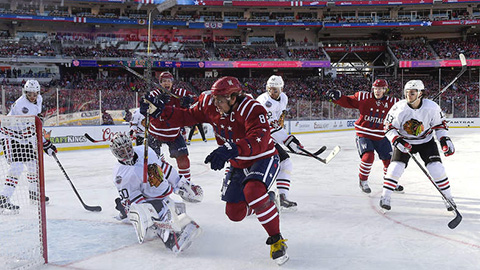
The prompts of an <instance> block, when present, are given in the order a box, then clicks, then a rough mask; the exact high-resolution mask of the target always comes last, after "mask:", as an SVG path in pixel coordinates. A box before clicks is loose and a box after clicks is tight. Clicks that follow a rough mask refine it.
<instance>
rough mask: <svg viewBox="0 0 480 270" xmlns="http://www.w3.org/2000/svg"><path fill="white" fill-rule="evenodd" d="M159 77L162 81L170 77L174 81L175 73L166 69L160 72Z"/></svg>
mask: <svg viewBox="0 0 480 270" xmlns="http://www.w3.org/2000/svg"><path fill="white" fill-rule="evenodd" d="M158 79H159V80H160V81H162V79H170V80H172V81H173V75H172V73H170V72H168V71H164V72H162V73H160V76H159V77H158Z"/></svg>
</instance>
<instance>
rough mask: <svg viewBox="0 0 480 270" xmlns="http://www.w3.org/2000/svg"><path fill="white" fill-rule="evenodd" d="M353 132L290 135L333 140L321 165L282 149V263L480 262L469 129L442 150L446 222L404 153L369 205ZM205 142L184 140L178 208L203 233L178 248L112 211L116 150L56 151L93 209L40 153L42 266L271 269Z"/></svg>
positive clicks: (375, 177) (473, 265)
mask: <svg viewBox="0 0 480 270" xmlns="http://www.w3.org/2000/svg"><path fill="white" fill-rule="evenodd" d="M354 136H355V135H354V132H353V131H343V132H332V133H319V134H308V135H297V137H298V138H299V140H300V141H301V142H302V144H303V145H305V146H306V148H307V149H309V150H311V151H315V150H317V149H318V148H319V147H320V146H322V145H326V146H327V147H328V150H327V152H328V151H329V150H331V149H332V148H333V147H334V146H335V145H340V146H341V147H342V151H341V152H340V154H339V155H338V156H337V157H335V159H333V160H332V161H331V162H330V163H329V164H327V165H325V164H322V163H320V162H318V161H316V160H314V159H312V158H308V157H302V156H296V155H295V156H292V157H291V158H292V160H293V165H294V169H293V178H292V188H291V191H290V199H291V200H293V201H296V202H298V211H297V212H294V213H284V214H282V215H281V230H282V234H283V235H284V237H285V238H287V239H288V241H287V244H288V254H289V255H290V260H289V261H288V262H287V263H286V264H285V265H283V266H282V269H369V270H372V269H382V270H385V269H389V270H391V269H429V270H430V269H479V268H480V229H479V228H480V196H479V195H480V179H479V178H480V177H479V175H480V162H479V159H480V129H452V130H451V131H450V137H451V138H452V141H453V143H454V144H455V146H456V153H455V155H453V156H451V157H448V158H443V161H444V164H445V167H446V170H447V174H448V176H449V179H450V183H451V186H452V194H453V195H454V198H455V201H456V203H457V206H458V209H459V211H460V212H461V213H462V215H463V221H462V223H460V225H459V226H458V227H457V228H456V229H454V230H451V229H449V228H448V227H447V223H448V222H449V221H450V220H451V219H453V217H454V216H453V214H452V213H450V212H447V211H446V209H445V206H444V203H443V201H442V199H441V198H440V194H438V191H437V190H436V189H435V188H434V187H433V185H432V184H431V183H430V181H429V180H428V179H427V178H426V177H425V175H424V174H423V173H422V171H420V169H419V168H418V167H417V165H416V164H415V163H413V162H411V163H410V164H409V166H408V168H407V169H406V171H405V173H404V175H403V177H402V179H401V184H402V185H403V186H404V187H405V194H394V195H393V196H392V210H391V211H389V212H387V213H386V214H384V213H383V211H381V210H380V208H379V206H378V202H379V199H380V194H381V190H382V183H383V182H382V173H383V169H382V163H381V162H380V161H379V160H378V157H376V161H375V163H374V165H373V168H372V173H371V176H370V187H371V188H372V193H371V195H370V196H368V195H365V194H363V193H362V192H361V191H360V189H359V187H358V165H359V157H358V154H357V150H356V148H355V140H354ZM215 148H216V144H215V142H213V141H209V142H208V143H204V142H193V143H192V145H191V146H190V147H189V151H190V160H191V164H192V168H191V171H192V179H193V181H194V182H195V183H197V184H200V185H201V186H202V187H203V190H204V193H205V196H204V201H203V202H202V203H200V204H187V212H188V213H189V215H190V216H191V217H192V218H193V219H194V220H196V221H197V222H198V224H200V226H201V227H202V228H203V234H202V235H201V236H200V237H199V238H198V239H197V241H195V242H194V243H193V245H192V246H191V247H190V248H189V249H188V250H187V251H185V252H183V253H182V254H180V255H179V256H174V255H173V254H171V253H170V252H169V251H168V250H166V249H165V248H164V247H163V245H162V243H161V242H160V241H159V240H154V241H150V242H147V243H144V244H142V245H140V244H138V243H137V240H136V236H135V233H134V229H133V227H132V226H131V225H130V224H123V223H120V222H118V221H116V220H115V219H113V216H115V215H116V214H117V211H116V210H115V209H114V207H115V203H114V199H115V198H116V196H117V192H116V190H115V187H114V185H113V182H112V179H111V177H112V176H111V171H112V167H113V165H114V163H115V162H116V160H115V159H114V157H113V156H112V154H111V153H110V151H109V150H108V149H98V150H84V151H71V152H60V153H58V158H59V159H60V161H61V162H62V164H63V166H64V167H65V169H66V171H67V173H68V174H69V176H70V178H71V179H72V181H73V182H74V184H75V185H76V187H77V189H78V191H79V193H80V194H81V195H82V197H83V199H84V201H85V202H86V203H87V204H89V205H101V206H102V208H103V211H102V212H97V213H93V212H88V211H86V210H84V209H83V207H82V206H81V204H80V203H79V201H78V200H77V198H76V196H75V194H74V193H73V191H72V189H71V187H70V185H69V183H68V182H67V180H66V179H65V177H64V176H63V174H62V172H61V170H60V169H59V168H58V167H57V164H56V163H55V161H54V160H53V159H52V158H50V157H48V156H46V157H45V161H46V165H45V166H46V179H47V180H46V190H47V195H48V196H49V197H50V205H49V206H48V207H47V218H48V246H49V258H50V264H49V265H47V266H45V267H42V269H116V270H117V269H196V270H198V269H210V270H216V269H222V270H223V269H279V268H278V266H277V265H276V264H275V263H274V262H273V260H271V259H270V258H269V246H267V245H265V241H266V239H267V235H266V233H265V231H264V230H263V228H262V227H261V226H260V224H259V222H258V221H257V220H256V219H255V218H253V217H249V218H247V219H246V220H244V221H242V222H239V223H234V222H231V221H229V220H228V218H227V217H226V216H225V214H224V202H222V201H221V200H220V188H221V179H222V177H223V172H214V171H211V170H210V169H209V168H208V167H207V166H206V165H205V164H204V163H203V160H204V158H205V156H206V155H207V154H208V153H209V152H210V151H211V150H213V149H215ZM164 150H165V151H168V150H167V149H166V148H164ZM326 155H327V153H324V154H322V156H326ZM167 156H168V154H167ZM442 156H443V155H442ZM171 164H174V165H175V162H174V161H173V162H171ZM175 198H178V197H176V195H175Z"/></svg>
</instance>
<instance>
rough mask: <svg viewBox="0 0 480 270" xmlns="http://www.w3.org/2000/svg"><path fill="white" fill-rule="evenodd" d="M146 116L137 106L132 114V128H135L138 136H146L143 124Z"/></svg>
mask: <svg viewBox="0 0 480 270" xmlns="http://www.w3.org/2000/svg"><path fill="white" fill-rule="evenodd" d="M143 119H145V116H143V114H141V113H140V108H137V109H136V110H135V111H134V112H133V115H132V120H131V121H130V130H133V131H134V132H135V133H136V134H137V135H136V136H137V137H142V138H143V137H145V126H144V125H143V124H142V121H143Z"/></svg>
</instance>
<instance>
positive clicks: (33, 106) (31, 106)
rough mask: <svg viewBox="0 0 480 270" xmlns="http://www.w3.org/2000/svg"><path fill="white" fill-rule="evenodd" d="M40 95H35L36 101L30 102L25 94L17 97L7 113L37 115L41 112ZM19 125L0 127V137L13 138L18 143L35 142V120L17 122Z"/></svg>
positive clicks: (41, 100)
mask: <svg viewBox="0 0 480 270" xmlns="http://www.w3.org/2000/svg"><path fill="white" fill-rule="evenodd" d="M42 102H43V99H42V96H41V95H40V94H39V95H37V101H36V102H35V103H32V102H30V101H29V100H28V99H27V98H26V97H25V95H22V96H21V97H19V98H18V99H17V100H16V101H15V103H13V105H12V107H11V109H10V112H8V115H15V116H16V115H18V116H22V115H23V116H37V115H39V114H40V113H41V112H42ZM18 124H21V125H20V126H13V127H2V128H1V129H0V134H1V135H0V137H1V138H8V139H13V140H15V141H17V142H19V143H23V144H26V143H29V142H30V143H32V144H34V142H35V138H34V136H35V132H34V130H35V122H33V123H28V122H18Z"/></svg>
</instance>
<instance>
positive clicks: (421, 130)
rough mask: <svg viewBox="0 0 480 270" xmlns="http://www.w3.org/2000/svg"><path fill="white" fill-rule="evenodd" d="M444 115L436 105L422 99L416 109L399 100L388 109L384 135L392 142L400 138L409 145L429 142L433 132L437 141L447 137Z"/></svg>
mask: <svg viewBox="0 0 480 270" xmlns="http://www.w3.org/2000/svg"><path fill="white" fill-rule="evenodd" d="M446 123H447V121H446V119H445V114H444V113H443V112H442V110H441V109H440V106H438V104H437V103H435V102H433V101H431V100H428V99H423V100H422V103H421V105H420V107H419V108H418V109H413V108H412V107H410V106H409V105H408V103H407V101H406V100H401V101H399V102H397V103H395V105H393V107H392V108H391V109H390V111H389V112H388V114H387V117H385V123H384V126H385V135H386V136H387V138H388V139H389V140H390V141H392V140H393V139H394V138H395V137H397V136H402V137H404V139H405V140H406V141H407V142H408V143H410V144H414V145H416V144H422V143H426V142H428V141H430V140H431V139H432V136H433V131H435V135H436V136H437V138H438V139H440V138H441V137H443V136H446V135H447V130H448V127H447V124H446Z"/></svg>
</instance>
